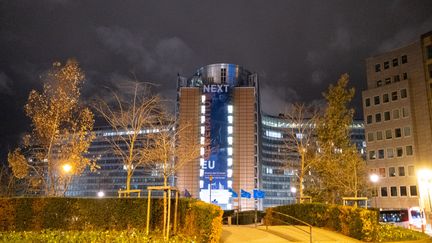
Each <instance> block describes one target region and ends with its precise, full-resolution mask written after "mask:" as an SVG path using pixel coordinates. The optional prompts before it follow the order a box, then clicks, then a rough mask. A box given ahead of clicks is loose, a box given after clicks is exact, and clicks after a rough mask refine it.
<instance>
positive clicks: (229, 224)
mask: <svg viewBox="0 0 432 243" xmlns="http://www.w3.org/2000/svg"><path fill="white" fill-rule="evenodd" d="M228 226H231V216H228Z"/></svg>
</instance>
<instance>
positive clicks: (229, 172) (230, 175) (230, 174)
mask: <svg viewBox="0 0 432 243" xmlns="http://www.w3.org/2000/svg"><path fill="white" fill-rule="evenodd" d="M232 174H233V170H232V169H228V170H227V176H228V178H231V177H232Z"/></svg>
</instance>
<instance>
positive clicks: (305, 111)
mask: <svg viewBox="0 0 432 243" xmlns="http://www.w3.org/2000/svg"><path fill="white" fill-rule="evenodd" d="M284 116H285V117H284V118H285V119H286V122H287V124H290V125H289V126H288V127H287V128H286V129H287V134H288V135H289V139H288V140H286V147H287V149H288V151H289V152H294V153H296V154H298V157H299V160H300V161H297V160H295V161H289V164H288V166H289V167H291V168H296V169H297V173H296V176H297V178H298V184H299V186H298V187H299V188H298V196H299V199H300V200H299V202H300V203H302V201H303V197H304V187H305V178H306V176H307V175H308V174H309V173H310V172H311V168H312V167H313V164H314V161H315V152H316V146H315V142H316V141H315V140H316V139H315V132H316V131H315V127H316V126H315V125H316V121H317V117H318V109H317V107H316V106H315V105H306V104H303V103H295V104H291V106H290V108H289V109H288V112H287V113H286V114H285V115H284Z"/></svg>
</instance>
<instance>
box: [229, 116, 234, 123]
mask: <svg viewBox="0 0 432 243" xmlns="http://www.w3.org/2000/svg"><path fill="white" fill-rule="evenodd" d="M228 123H229V124H232V123H233V116H228Z"/></svg>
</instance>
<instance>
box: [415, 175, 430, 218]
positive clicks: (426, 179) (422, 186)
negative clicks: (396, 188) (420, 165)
mask: <svg viewBox="0 0 432 243" xmlns="http://www.w3.org/2000/svg"><path fill="white" fill-rule="evenodd" d="M417 179H418V185H419V192H420V197H419V200H420V207H421V208H423V209H425V210H426V207H425V201H426V200H425V199H426V193H427V200H428V201H427V203H428V205H429V210H428V211H429V212H428V213H426V221H427V223H428V224H429V225H430V224H431V212H432V204H431V197H430V194H431V189H432V170H430V169H420V170H418V171H417ZM426 211H427V210H426Z"/></svg>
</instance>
